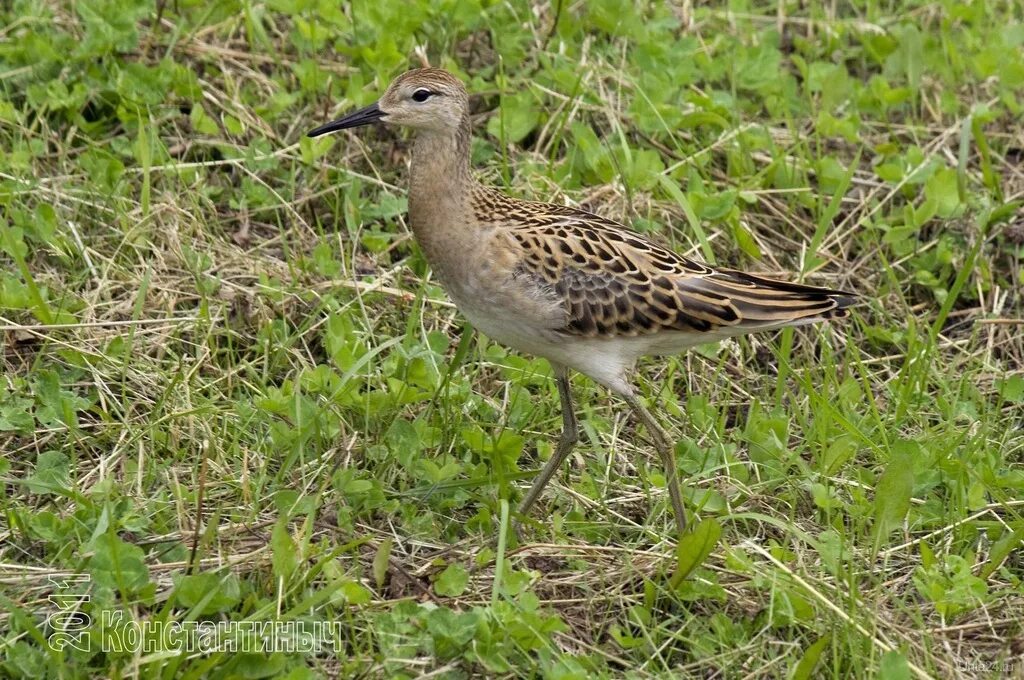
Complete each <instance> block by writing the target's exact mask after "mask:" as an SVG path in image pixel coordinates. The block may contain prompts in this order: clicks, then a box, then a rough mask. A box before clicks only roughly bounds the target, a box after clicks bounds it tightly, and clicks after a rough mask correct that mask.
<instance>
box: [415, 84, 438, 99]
mask: <svg viewBox="0 0 1024 680" xmlns="http://www.w3.org/2000/svg"><path fill="white" fill-rule="evenodd" d="M432 94H434V93H433V92H431V91H430V90H428V89H426V88H422V87H421V88H420V89H418V90H416V91H415V92H413V93H412V100H413V101H414V102H425V101H427V100H428V99H430V95H432Z"/></svg>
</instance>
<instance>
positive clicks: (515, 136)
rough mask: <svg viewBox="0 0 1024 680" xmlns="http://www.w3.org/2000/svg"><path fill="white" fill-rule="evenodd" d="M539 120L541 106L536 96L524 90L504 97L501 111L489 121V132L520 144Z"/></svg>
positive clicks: (496, 136)
mask: <svg viewBox="0 0 1024 680" xmlns="http://www.w3.org/2000/svg"><path fill="white" fill-rule="evenodd" d="M539 122H540V107H538V106H537V101H536V98H535V97H534V96H533V95H532V94H530V93H529V91H524V92H520V93H518V94H515V95H512V96H510V97H504V98H503V99H502V102H501V111H499V112H498V114H497V115H495V116H492V117H491V119H490V120H489V121H487V133H488V134H490V135H491V136H492V137H495V138H496V139H500V140H502V141H504V142H511V143H513V144H518V143H519V142H521V141H523V140H524V139H525V138H526V136H527V135H528V134H530V132H532V131H533V129H534V128H535V127H537V124H538V123H539ZM503 132H504V134H503Z"/></svg>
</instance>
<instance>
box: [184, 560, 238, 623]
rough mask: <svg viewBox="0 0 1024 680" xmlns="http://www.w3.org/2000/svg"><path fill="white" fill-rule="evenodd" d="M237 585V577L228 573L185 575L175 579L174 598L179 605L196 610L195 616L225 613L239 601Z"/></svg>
mask: <svg viewBox="0 0 1024 680" xmlns="http://www.w3.org/2000/svg"><path fill="white" fill-rule="evenodd" d="M239 583H240V582H239V579H238V576H237V575H236V574H234V573H232V572H230V571H229V572H226V573H223V574H216V573H201V574H186V575H184V576H179V577H177V578H176V579H175V583H174V596H175V597H176V598H177V600H178V603H179V604H181V605H183V606H185V607H188V608H190V609H191V608H198V609H197V611H196V612H194V613H195V615H196V616H209V615H211V614H218V613H220V612H226V611H228V610H230V609H232V608H233V607H234V606H235V605H237V604H238V603H239V602H240V601H241V599H242V595H241V588H240V585H239Z"/></svg>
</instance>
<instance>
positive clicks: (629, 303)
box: [308, 68, 856, 533]
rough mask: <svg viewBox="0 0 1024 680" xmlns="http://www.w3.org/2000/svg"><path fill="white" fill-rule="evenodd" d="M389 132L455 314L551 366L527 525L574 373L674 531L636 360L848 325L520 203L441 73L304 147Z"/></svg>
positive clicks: (737, 276)
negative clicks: (544, 434)
mask: <svg viewBox="0 0 1024 680" xmlns="http://www.w3.org/2000/svg"><path fill="white" fill-rule="evenodd" d="M371 123H386V124H389V125H401V126H404V127H408V128H412V129H413V130H414V131H415V142H414V144H413V147H412V164H411V175H412V176H411V181H410V187H409V223H410V225H411V227H412V231H413V233H414V235H415V237H416V240H417V242H418V243H419V245H420V247H421V248H422V250H423V254H424V255H425V256H426V258H427V261H428V262H429V263H430V265H431V267H432V268H433V271H434V274H435V275H436V276H437V277H438V278H439V279H440V281H441V284H442V285H443V286H444V289H445V291H446V292H447V293H448V295H449V296H450V297H451V298H452V300H453V301H454V302H455V304H456V306H457V307H458V309H459V310H460V311H461V312H462V314H464V315H465V317H466V318H467V319H468V320H469V321H470V323H472V325H473V326H474V327H476V328H477V329H478V330H480V331H482V332H483V333H485V334H486V335H488V336H489V337H491V338H492V339H494V340H496V341H498V342H500V343H502V344H505V345H508V346H509V347H512V348H514V349H517V350H519V351H522V352H527V353H530V354H535V355H538V356H541V357H544V358H546V359H547V360H548V361H549V362H551V366H552V368H553V370H554V374H555V379H556V381H557V385H558V393H559V396H560V399H561V407H562V434H561V437H560V439H559V441H558V446H557V447H556V449H555V453H554V455H552V457H551V459H550V460H549V461H548V462H547V464H546V465H545V466H544V468H543V469H542V470H541V472H540V474H539V475H538V476H537V478H536V480H535V481H534V482H533V485H532V486H531V487H530V489H529V491H528V492H527V493H526V496H525V497H524V498H523V500H522V503H521V504H520V506H519V512H520V514H521V515H526V513H527V512H528V511H529V510H530V508H531V506H532V505H533V504H534V502H535V501H536V500H537V498H538V496H540V494H541V492H542V491H543V489H544V486H545V485H546V484H547V483H548V480H550V479H551V477H552V475H553V474H554V473H555V472H556V471H557V470H558V469H559V467H561V465H562V463H563V461H564V460H565V459H566V457H567V456H568V455H569V452H570V451H571V450H572V448H573V445H574V444H575V443H576V441H577V436H578V435H577V426H576V415H575V411H574V409H573V403H572V393H571V391H570V386H569V369H572V370H575V371H579V372H580V373H583V374H584V375H587V376H590V377H591V378H593V379H594V380H596V381H597V382H599V383H601V384H602V385H604V386H605V387H607V388H608V389H610V390H611V391H612V392H614V393H615V394H617V395H619V396H620V397H622V398H623V399H624V400H625V401H626V403H627V404H629V406H630V408H632V409H633V411H634V412H635V413H636V415H637V416H638V417H639V419H640V420H641V421H642V422H643V424H644V425H645V426H646V427H647V429H648V431H649V433H650V435H651V439H652V440H653V442H654V446H655V448H656V449H657V451H658V454H659V456H660V457H661V462H662V465H663V466H664V469H665V477H666V480H667V486H668V492H669V497H670V499H671V502H672V509H673V511H674V513H675V521H676V526H677V527H678V529H679V531H680V533H681V532H683V531H684V530H685V528H686V512H685V509H684V507H683V497H682V493H681V492H680V487H679V476H678V473H677V471H676V465H675V458H674V452H673V448H674V447H673V446H672V440H671V438H670V437H669V435H668V433H667V432H665V430H664V429H662V427H661V426H660V425H659V424H658V421H657V419H656V418H655V417H654V415H653V414H652V413H651V412H650V411H649V410H648V409H647V407H646V406H644V405H643V403H641V401H640V399H639V398H638V397H637V395H636V393H635V392H634V390H633V387H632V386H631V384H630V382H629V379H628V375H629V373H630V372H631V370H632V369H633V367H634V365H635V364H636V361H637V359H639V358H640V357H642V356H647V355H667V354H677V353H680V352H683V351H685V350H686V349H688V348H690V347H693V346H694V345H698V344H701V343H705V342H710V341H714V340H719V339H722V338H728V337H733V336H737V335H743V334H745V333H750V332H753V331H766V330H773V329H777V328H782V327H784V326H799V325H803V324H809V323H813V322H815V321H822V320H825V319H835V318H840V317H844V316H846V314H847V310H846V308H847V307H848V306H850V305H851V304H853V303H854V302H855V299H856V296H855V295H854V294H852V293H846V292H843V291H839V290H828V289H826V288H817V287H814V286H805V285H800V284H796V283H786V282H783V281H775V280H772V279H766V278H763V277H760V276H755V275H753V274H746V273H743V272H739V271H735V270H732V269H725V268H717V267H711V266H709V265H707V264H703V263H701V262H697V261H695V260H692V259H689V258H686V257H683V256H682V255H679V254H678V253H676V252H674V251H672V250H669V249H667V248H665V247H663V246H660V245H658V244H656V243H654V242H652V241H650V240H648V239H646V238H644V237H643V236H641V235H639V234H637V233H636V232H634V231H631V230H630V229H629V228H628V227H626V226H625V225H623V224H620V223H618V222H615V221H613V220H610V219H607V218H604V217H600V216H598V215H594V214H591V213H588V212H586V211H583V210H578V209H576V208H571V207H567V206H562V205H553V204H549V203H534V202H528V201H521V200H518V199H515V198H512V197H510V196H507V195H505V194H503V193H501V192H500V191H498V190H496V189H493V188H491V187H487V186H484V185H482V184H480V183H479V182H478V181H477V180H476V179H474V177H473V173H472V172H471V170H470V165H469V163H470V135H471V131H470V118H469V97H468V95H467V94H466V89H465V87H464V86H463V84H462V82H461V81H459V79H458V78H456V77H454V76H453V75H451V74H450V73H448V72H447V71H443V70H440V69H434V68H423V69H416V70H413V71H409V72H407V73H404V74H402V75H400V76H399V77H398V78H396V79H395V80H394V82H392V83H391V85H390V86H389V87H388V89H387V91H386V92H385V93H384V95H383V96H382V97H381V98H380V100H379V101H377V102H376V103H374V104H371V105H370V106H367V107H365V108H363V109H360V110H358V111H355V112H354V113H350V114H349V115H347V116H345V117H343V118H340V119H338V120H336V121H334V122H331V123H327V124H326V125H323V126H321V127H318V128H316V129H315V130H312V131H310V132H309V133H308V136H310V137H316V136H318V135H322V134H326V133H328V132H335V131H337V130H344V129H347V128H354V127H359V126H361V125H369V124H371Z"/></svg>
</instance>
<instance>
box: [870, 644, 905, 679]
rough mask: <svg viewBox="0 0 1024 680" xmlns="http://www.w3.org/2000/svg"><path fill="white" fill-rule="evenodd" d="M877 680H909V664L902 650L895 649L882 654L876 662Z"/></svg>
mask: <svg viewBox="0 0 1024 680" xmlns="http://www.w3.org/2000/svg"><path fill="white" fill-rule="evenodd" d="M878 678H879V680H910V664H908V663H907V657H905V656H903V653H902V652H898V651H896V650H895V649H894V650H892V651H890V652H886V653H885V654H883V655H882V658H881V660H880V661H879V663H878Z"/></svg>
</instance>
